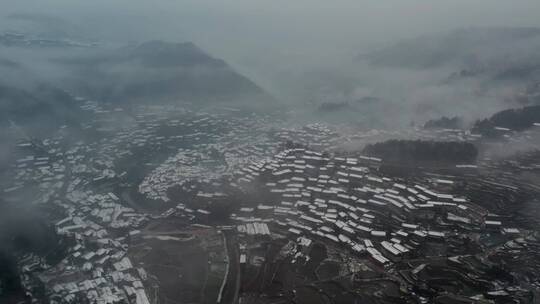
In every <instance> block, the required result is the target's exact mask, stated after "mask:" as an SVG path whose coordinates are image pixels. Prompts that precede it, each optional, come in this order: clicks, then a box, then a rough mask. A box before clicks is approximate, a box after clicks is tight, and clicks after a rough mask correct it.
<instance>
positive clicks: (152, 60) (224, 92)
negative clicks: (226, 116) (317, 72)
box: [57, 41, 273, 105]
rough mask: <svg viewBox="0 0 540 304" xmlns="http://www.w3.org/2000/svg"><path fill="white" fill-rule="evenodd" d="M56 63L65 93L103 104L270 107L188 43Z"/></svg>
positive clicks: (253, 86) (249, 83) (234, 74)
mask: <svg viewBox="0 0 540 304" xmlns="http://www.w3.org/2000/svg"><path fill="white" fill-rule="evenodd" d="M57 62H59V63H61V64H62V65H64V66H65V67H67V68H68V69H69V71H70V73H69V75H68V76H67V77H66V79H65V81H64V83H65V84H66V85H67V86H68V87H69V88H70V89H73V90H75V91H76V92H78V93H80V94H82V95H84V96H89V97H92V98H95V99H98V100H100V101H105V102H142V103H156V102H171V101H172V102H177V101H187V102H193V103H196V104H206V105H208V104H209V103H211V102H226V103H241V102H249V103H254V104H260V103H263V104H264V103H268V102H272V101H273V99H272V98H271V97H270V96H269V95H268V94H266V93H265V92H264V91H263V90H262V89H261V88H260V87H258V86H257V85H256V84H255V83H253V82H252V81H250V80H249V79H247V78H246V77H244V76H242V75H240V74H239V73H237V72H236V71H235V70H234V69H232V68H231V67H230V66H229V65H227V64H226V63H225V62H224V61H223V60H220V59H216V58H213V57H211V56H210V55H208V54H206V53H205V52H204V51H202V50H201V49H200V48H198V47H197V46H195V45H194V44H193V43H189V42H188V43H168V42H162V41H151V42H146V43H142V44H139V45H134V46H127V47H123V48H120V49H115V50H104V51H99V52H97V53H95V54H91V55H89V56H77V57H72V58H68V59H60V60H57Z"/></svg>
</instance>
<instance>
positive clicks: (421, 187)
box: [232, 148, 519, 266]
mask: <svg viewBox="0 0 540 304" xmlns="http://www.w3.org/2000/svg"><path fill="white" fill-rule="evenodd" d="M377 162H380V160H379V159H376V158H369V157H357V158H354V157H347V158H345V157H330V156H325V155H323V154H321V153H319V152H315V151H311V150H309V149H305V148H295V149H287V150H284V151H282V152H280V153H278V154H277V155H276V156H275V158H274V159H272V160H269V161H267V162H264V163H258V164H256V165H253V166H251V167H249V169H250V173H249V174H248V176H247V177H246V176H243V177H241V178H240V179H242V180H247V181H254V180H257V181H262V183H263V186H262V187H261V188H262V189H258V190H257V191H260V192H261V193H260V197H261V200H262V201H263V202H264V203H260V204H258V205H256V206H245V207H243V208H241V209H240V210H239V211H238V212H237V213H235V214H233V215H232V218H233V219H234V220H237V221H239V222H241V223H242V224H241V225H242V226H240V227H243V226H244V225H247V224H246V223H257V222H261V221H263V222H267V223H269V224H271V230H272V228H276V229H279V230H281V231H283V230H286V231H287V232H288V233H289V234H290V235H291V236H292V237H294V238H297V237H303V236H306V237H311V238H317V239H319V240H324V241H329V242H333V243H336V244H339V245H342V246H345V247H348V248H349V249H350V250H352V251H354V252H357V253H359V254H368V255H369V256H370V257H371V258H372V260H373V261H374V262H376V263H377V264H379V265H382V266H390V265H391V264H392V263H393V262H395V261H399V260H400V259H402V258H403V257H407V256H408V257H410V256H417V255H420V254H421V253H420V252H418V251H417V250H416V249H418V248H420V247H421V246H422V244H424V243H425V242H426V241H435V242H437V241H440V242H443V241H445V240H448V239H450V238H454V237H456V238H457V237H459V236H461V235H467V234H469V233H471V232H474V231H481V230H483V229H490V230H492V231H499V232H504V233H519V230H517V229H515V228H512V227H505V225H504V224H503V223H502V222H501V221H500V220H499V221H498V220H494V219H492V218H491V217H490V214H489V213H488V211H487V210H486V209H484V208H482V207H480V206H479V205H477V204H475V203H474V202H471V201H469V200H468V199H466V198H463V197H456V196H454V195H451V194H444V193H442V192H440V191H435V190H433V189H431V187H430V186H427V185H425V184H419V183H411V184H408V183H400V182H397V181H395V180H393V179H390V178H387V177H381V176H379V174H377V172H376V170H373V169H372V168H370V167H373V166H372V165H373V164H374V163H377ZM451 183H453V182H452V181H449V180H442V179H437V180H435V181H432V183H431V184H432V185H436V184H439V185H441V187H443V188H444V187H448V185H449V184H451ZM239 184H240V185H246V183H243V182H242V181H239ZM242 230H244V229H243V228H242Z"/></svg>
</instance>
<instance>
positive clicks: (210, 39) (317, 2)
mask: <svg viewBox="0 0 540 304" xmlns="http://www.w3.org/2000/svg"><path fill="white" fill-rule="evenodd" d="M1 2H2V4H1V7H2V11H3V14H5V15H9V14H12V13H33V14H49V15H53V16H60V17H64V18H68V19H70V21H72V22H73V23H75V24H77V25H78V26H79V27H80V29H83V30H85V32H86V33H87V34H89V35H94V36H95V37H97V38H100V39H112V40H114V39H117V40H120V41H122V42H123V41H128V40H132V41H142V40H147V39H167V40H172V41H186V40H190V41H193V42H195V43H196V44H198V45H199V46H201V47H202V48H203V49H205V50H207V51H208V52H210V53H211V54H213V55H214V56H216V57H220V58H224V59H225V60H227V61H228V62H229V63H231V64H232V65H233V66H235V67H236V68H238V69H240V70H241V71H242V72H244V73H246V74H248V75H249V76H250V77H252V78H254V79H255V80H256V81H258V82H259V83H262V84H263V85H264V84H265V82H267V81H265V78H268V77H272V75H268V74H273V75H274V77H275V75H276V74H279V69H287V66H290V65H294V66H297V67H302V66H313V65H315V64H329V65H331V64H333V63H334V61H343V60H350V58H352V57H354V56H355V55H357V54H358V53H362V52H366V51H369V50H371V49H373V48H376V47H380V46H384V45H386V44H390V43H392V42H393V41H396V40H399V39H403V38H408V37H414V36H418V35H421V34H425V33H431V32H439V31H446V30H451V29H455V28H463V27H483V26H540V1H539V0H89V1H79V0H75V1H74V0H20V1H11V0H9V1H8V0H1ZM0 14H1V13H0Z"/></svg>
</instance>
